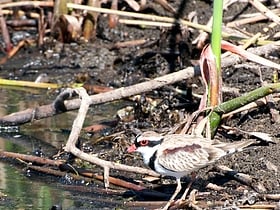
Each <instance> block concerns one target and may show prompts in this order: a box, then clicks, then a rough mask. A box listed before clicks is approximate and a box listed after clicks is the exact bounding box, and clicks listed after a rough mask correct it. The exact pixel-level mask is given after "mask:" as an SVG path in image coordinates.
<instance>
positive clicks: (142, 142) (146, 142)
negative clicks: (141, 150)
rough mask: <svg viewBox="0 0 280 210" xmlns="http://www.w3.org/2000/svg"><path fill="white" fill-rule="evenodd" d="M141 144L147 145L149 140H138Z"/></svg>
mask: <svg viewBox="0 0 280 210" xmlns="http://www.w3.org/2000/svg"><path fill="white" fill-rule="evenodd" d="M139 143H140V145H141V146H147V145H148V143H149V141H148V140H142V141H140V142H139Z"/></svg>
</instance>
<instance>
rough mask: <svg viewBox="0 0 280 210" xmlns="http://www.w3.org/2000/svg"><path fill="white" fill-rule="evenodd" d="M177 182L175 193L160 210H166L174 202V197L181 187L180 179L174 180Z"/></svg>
mask: <svg viewBox="0 0 280 210" xmlns="http://www.w3.org/2000/svg"><path fill="white" fill-rule="evenodd" d="M176 181H177V187H176V190H175V192H174V193H173V195H172V196H171V198H170V200H169V201H168V202H167V204H166V205H165V206H164V207H163V208H162V210H167V209H168V208H169V206H170V205H171V203H172V202H173V201H174V199H175V198H176V196H177V195H178V193H179V192H180V191H181V189H182V186H181V180H180V178H176Z"/></svg>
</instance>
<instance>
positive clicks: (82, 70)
mask: <svg viewBox="0 0 280 210" xmlns="http://www.w3.org/2000/svg"><path fill="white" fill-rule="evenodd" d="M171 4H172V5H173V6H174V8H176V9H177V8H179V6H180V5H179V4H178V3H177V2H176V1H172V2H171ZM276 6H277V5H273V4H272V5H270V7H272V8H273V7H276ZM150 7H151V8H147V10H146V12H149V13H154V14H160V13H161V12H163V11H164V10H163V11H162V9H157V8H158V7H152V6H150ZM211 7H212V5H211V3H210V2H208V1H188V2H187V5H186V8H185V10H184V12H183V13H182V14H180V15H181V17H186V16H187V15H188V14H190V12H192V11H196V12H197V17H198V22H199V23H201V24H206V23H207V21H208V20H209V18H210V16H211ZM202 8H203V9H202ZM164 12H165V13H167V14H168V15H171V14H170V13H168V12H166V11H164ZM253 12H257V11H256V9H255V8H253V7H252V6H250V5H249V4H247V3H236V4H233V5H232V6H230V7H229V9H228V10H226V11H225V13H224V17H225V20H226V21H228V22H229V21H232V20H234V19H236V18H238V15H241V14H249V13H253ZM265 25H267V22H264V23H263V22H261V23H259V24H250V25H245V26H244V28H243V29H242V30H246V31H248V32H249V33H251V34H255V33H257V32H259V31H262V29H263V27H264V26H265ZM274 30H275V31H277V29H274ZM197 35H198V31H196V30H189V31H183V32H182V31H179V30H178V29H176V28H173V29H169V30H167V29H159V28H149V27H145V28H141V27H134V26H125V25H121V24H119V25H117V26H116V27H115V28H109V27H108V21H107V17H106V16H103V15H101V16H100V17H99V24H98V29H97V37H96V40H95V41H94V42H93V43H87V44H84V43H78V42H77V43H71V44H62V43H59V42H54V41H53V40H52V39H50V40H49V41H47V42H46V44H45V45H44V46H42V48H41V49H37V48H29V47H27V48H25V49H23V50H22V51H21V52H20V54H18V55H16V56H15V57H14V58H12V59H11V60H9V61H8V62H7V63H6V64H4V65H2V66H1V71H0V76H1V77H3V78H10V79H21V80H35V79H36V77H37V76H38V75H40V74H41V73H47V74H48V76H49V81H50V82H55V83H62V84H65V83H70V82H73V81H80V80H81V78H82V80H86V82H87V83H91V84H100V85H105V86H111V87H114V88H118V87H122V86H128V85H131V84H135V83H138V82H141V81H144V80H146V78H155V77H157V76H160V75H164V74H166V73H169V72H173V71H177V70H180V69H182V68H184V67H187V66H189V65H193V64H195V63H197V59H198V58H199V54H200V49H197V48H196V46H195V45H193V44H192V41H193V40H194V39H195V37H196V36H197ZM268 35H269V36H270V37H273V31H270V32H268ZM174 37H177V40H175V38H174ZM178 37H179V38H178ZM140 38H141V39H142V38H144V39H146V40H149V41H148V42H146V44H144V45H142V46H137V47H129V48H121V49H115V48H114V44H115V43H116V42H119V41H128V40H134V39H140ZM267 56H268V57H269V58H270V59H272V60H273V61H274V62H277V63H280V59H279V57H277V55H276V56H275V55H267ZM273 71H274V70H273V69H269V68H266V67H261V66H259V65H257V64H253V63H250V62H247V61H243V62H242V63H241V64H238V65H236V66H230V67H227V68H225V69H223V81H224V85H225V86H227V87H233V88H237V89H238V90H239V93H240V94H242V93H246V92H248V91H250V90H253V89H255V88H257V87H260V86H261V82H262V81H261V80H263V81H266V82H268V83H270V82H272V75H273ZM186 84H187V85H186ZM193 84H196V85H197V86H198V87H199V88H197V89H192V91H193V92H195V93H197V94H201V93H203V88H202V84H201V82H200V79H199V78H194V79H189V80H188V81H184V82H181V83H177V84H175V85H174V86H173V87H178V86H179V87H182V88H184V89H185V90H187V91H190V87H191V86H192V85H193ZM186 86H187V87H186ZM146 96H149V97H153V98H155V99H160V100H161V102H162V103H161V105H160V106H158V107H156V109H155V111H154V112H153V113H144V112H143V110H140V109H139V110H140V111H139V113H138V114H136V115H135V120H134V121H133V122H130V123H125V122H120V123H119V124H118V125H117V126H116V127H114V128H113V129H112V130H111V131H110V132H111V133H113V132H117V131H121V130H125V131H126V133H125V134H126V135H125V136H126V138H120V139H118V140H114V141H113V142H112V141H105V142H102V143H98V144H96V145H94V146H92V145H90V142H88V141H87V142H86V145H87V146H88V147H90V148H91V149H90V151H91V152H93V153H94V152H96V153H98V154H100V156H101V157H102V158H104V159H107V160H112V161H119V162H121V163H125V164H128V165H137V166H143V167H146V166H144V164H143V162H142V160H141V157H140V155H137V154H135V155H131V154H127V153H126V151H125V148H126V147H127V146H128V145H129V144H131V143H132V141H133V138H134V135H133V134H132V133H131V132H130V131H129V129H127V128H128V127H130V128H131V127H136V128H139V129H142V130H149V129H154V130H162V129H168V128H170V127H172V126H174V124H176V123H178V118H179V117H178V116H176V115H175V114H174V113H181V114H182V113H186V112H190V111H194V110H195V109H196V108H197V106H198V102H199V100H198V99H196V98H193V97H191V96H187V97H185V96H181V95H179V94H177V93H175V92H174V91H173V90H172V89H171V88H170V87H164V88H161V89H159V90H155V91H152V92H150V93H146ZM224 97H225V100H228V99H230V98H232V97H233V96H232V95H225V96H224ZM131 104H132V105H134V103H131ZM163 105H167V108H163V107H164V106H163ZM274 105H275V106H276V109H277V110H279V103H277V102H276V103H275V104H274ZM136 107H137V106H136ZM138 108H139V107H138ZM278 114H279V113H278ZM137 117H138V118H137ZM112 118H113V117H112ZM109 120H111V119H109ZM223 124H225V125H228V126H232V127H237V128H240V129H241V130H245V131H258V132H264V133H268V134H270V135H271V136H273V138H274V139H275V141H276V144H268V145H262V146H256V147H254V148H252V149H249V150H246V151H244V152H242V153H237V154H233V155H230V156H227V157H224V158H222V159H221V160H220V161H219V162H218V163H217V164H216V165H218V164H223V165H226V166H228V167H229V168H231V169H233V170H236V171H238V172H241V173H245V174H248V175H250V176H251V177H252V179H253V182H255V183H259V185H262V186H263V187H264V193H267V194H273V193H275V194H279V193H280V174H279V170H280V161H279V160H280V153H279V151H280V144H279V125H280V122H273V120H272V117H271V114H270V110H269V107H268V106H261V107H258V108H255V109H253V110H249V111H246V112H242V113H240V114H237V115H235V116H233V117H231V118H229V119H226V120H225V121H224V122H223ZM215 138H218V139H221V140H222V141H234V140H244V139H246V138H252V137H248V136H244V135H241V134H240V135H236V134H235V135H232V134H229V133H227V131H225V130H223V129H220V130H219V131H218V133H217V135H216V137H215ZM120 173H121V175H122V176H125V177H130V178H131V179H138V180H139V179H141V177H142V176H140V175H137V174H131V173H124V172H119V171H112V175H115V176H119V175H120ZM197 173H198V179H197V181H196V182H195V183H194V185H193V188H194V189H198V190H199V191H200V192H209V193H210V194H209V196H208V198H207V199H208V200H209V201H213V200H214V201H225V205H226V202H228V203H229V204H230V205H233V204H234V203H235V204H245V203H246V202H247V203H248V200H246V198H245V197H246V196H247V195H249V194H252V193H253V192H254V190H253V189H252V188H251V187H249V186H247V185H245V184H244V183H240V182H238V181H236V180H234V179H232V178H229V177H228V176H225V175H224V174H222V173H221V172H219V171H218V170H217V169H215V167H214V166H209V167H207V168H205V169H202V170H200V171H199V172H197ZM185 181H188V179H187V178H186V180H185ZM208 182H212V183H214V184H217V185H220V186H223V187H224V189H223V190H222V191H220V192H216V191H214V190H211V189H207V188H206V184H207V183H208ZM164 183H165V184H166V185H165V184H164ZM170 183H174V180H173V179H162V180H159V181H158V182H157V183H154V184H155V185H157V184H162V185H161V187H159V188H155V190H158V191H160V192H165V193H167V194H171V193H172V191H173V189H174V186H171V185H170ZM146 184H147V185H149V184H148V183H146ZM184 184H185V182H184ZM246 191H248V193H247V194H246V193H245V192H246ZM136 195H137V196H136V197H134V200H153V199H156V198H151V197H149V198H147V197H141V195H140V194H137V193H136ZM128 197H133V196H128ZM165 199H166V198H165ZM256 201H259V202H260V203H261V201H263V199H261V198H257V199H256ZM270 202H271V203H274V202H275V201H270ZM118 205H119V204H118Z"/></svg>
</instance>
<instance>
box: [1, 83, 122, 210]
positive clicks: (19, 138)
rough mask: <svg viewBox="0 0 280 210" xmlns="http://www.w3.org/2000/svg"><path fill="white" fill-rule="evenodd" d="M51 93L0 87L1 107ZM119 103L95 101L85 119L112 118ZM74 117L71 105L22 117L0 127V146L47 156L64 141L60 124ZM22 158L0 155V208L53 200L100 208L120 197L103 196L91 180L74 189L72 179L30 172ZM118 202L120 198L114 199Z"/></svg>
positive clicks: (31, 102) (5, 110) (43, 99)
mask: <svg viewBox="0 0 280 210" xmlns="http://www.w3.org/2000/svg"><path fill="white" fill-rule="evenodd" d="M55 96H56V94H53V95H47V91H45V90H43V91H42V90H41V91H35V92H34V91H32V92H29V91H19V90H12V89H10V88H8V89H6V88H0V98H1V102H2V103H1V105H0V112H1V115H2V116H4V115H6V114H9V113H13V112H16V111H19V110H25V109H27V108H31V107H35V106H38V105H40V104H48V103H51V102H52V99H53V98H55ZM118 108H119V105H116V104H115V106H110V105H103V106H100V107H94V109H91V110H90V113H89V117H88V119H87V122H88V123H87V124H90V123H94V122H98V121H100V120H103V119H106V118H107V119H108V118H109V117H111V118H112V117H113V115H114V113H115V111H116V110H117V109H118ZM104 109H106V112H105V111H104ZM108 113H111V114H108ZM105 114H106V115H105ZM75 117H76V112H75V111H73V112H68V113H65V114H61V115H58V116H55V117H51V118H47V119H42V120H38V121H35V122H32V123H27V124H25V125H22V126H20V127H16V128H13V130H3V129H2V130H0V150H2V151H9V152H18V153H22V154H34V153H35V152H38V151H39V152H42V153H43V154H44V155H45V156H46V157H51V156H52V155H54V154H56V153H57V152H58V149H59V148H61V145H63V144H65V143H66V141H67V138H68V133H67V132H66V133H65V132H63V131H62V130H63V129H66V130H69V129H71V126H72V123H73V120H74V119H75ZM4 131H5V132H4ZM7 131H8V132H7ZM15 131H16V132H15ZM25 164H26V163H21V162H20V161H17V160H7V159H0V209H50V208H51V207H53V206H56V207H59V208H60V207H61V208H62V209H103V208H108V207H110V206H111V207H116V203H118V201H117V200H120V199H121V197H115V198H114V197H112V196H107V197H106V196H104V194H106V193H104V192H103V191H102V190H101V191H99V190H97V189H96V188H95V187H96V186H99V187H100V185H102V183H94V184H92V185H91V186H89V187H88V189H86V190H85V189H79V186H77V185H75V184H74V185H73V183H66V182H65V180H66V179H65V178H63V177H62V178H56V177H51V176H47V175H45V174H37V173H35V174H34V172H29V171H28V170H27V169H26V167H25ZM82 187H83V188H84V186H82ZM100 189H103V188H101V187H100ZM85 191H86V192H85ZM121 203H122V202H119V205H121ZM59 208H57V209H59Z"/></svg>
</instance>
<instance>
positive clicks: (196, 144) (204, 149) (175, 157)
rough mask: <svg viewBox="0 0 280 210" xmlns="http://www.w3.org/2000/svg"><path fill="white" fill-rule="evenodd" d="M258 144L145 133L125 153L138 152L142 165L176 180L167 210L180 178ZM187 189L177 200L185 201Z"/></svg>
mask: <svg viewBox="0 0 280 210" xmlns="http://www.w3.org/2000/svg"><path fill="white" fill-rule="evenodd" d="M257 143H258V142H257V140H254V139H250V140H246V141H236V142H230V143H226V142H221V141H219V140H211V139H208V138H205V137H203V136H202V135H197V134H167V135H161V134H159V133H156V132H154V131H146V132H143V133H142V134H139V135H137V136H136V138H135V142H134V144H132V145H131V146H129V147H128V149H127V152H129V153H131V152H140V153H141V154H142V157H143V161H144V163H145V164H146V165H148V166H149V167H150V168H151V169H152V170H154V171H156V172H157V173H159V174H161V175H165V176H171V177H175V178H176V182H177V187H176V189H175V192H174V193H173V195H172V196H171V198H170V199H169V201H168V202H167V204H166V205H165V206H164V207H163V208H162V209H164V210H167V209H168V208H169V207H170V205H171V204H172V203H173V201H174V200H175V198H176V196H177V195H178V193H179V192H180V191H181V188H182V186H181V178H182V177H184V176H187V175H189V174H193V173H194V172H196V171H197V170H199V169H201V168H204V167H206V166H208V165H210V164H213V163H215V162H216V161H217V160H219V159H220V158H222V157H224V156H226V155H229V154H232V153H235V152H240V151H242V150H243V149H244V148H246V147H249V146H251V145H253V144H257ZM193 178H195V177H193ZM189 188H190V185H189V186H188V187H187V189H186V190H185V192H184V194H183V195H182V197H181V198H180V199H179V201H181V200H185V198H186V195H187V193H188V191H189Z"/></svg>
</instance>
